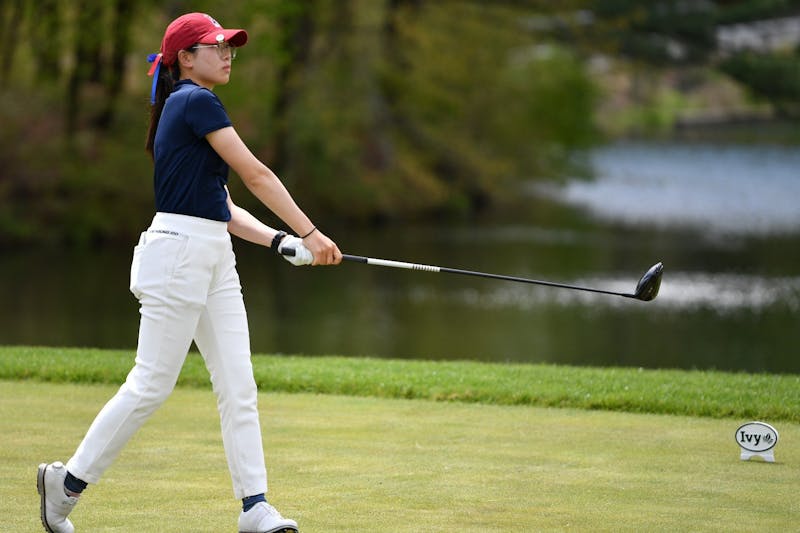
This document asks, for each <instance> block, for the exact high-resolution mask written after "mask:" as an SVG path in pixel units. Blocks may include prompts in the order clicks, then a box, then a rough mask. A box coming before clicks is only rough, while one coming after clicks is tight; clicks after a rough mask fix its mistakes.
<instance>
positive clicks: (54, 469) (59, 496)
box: [36, 462, 78, 533]
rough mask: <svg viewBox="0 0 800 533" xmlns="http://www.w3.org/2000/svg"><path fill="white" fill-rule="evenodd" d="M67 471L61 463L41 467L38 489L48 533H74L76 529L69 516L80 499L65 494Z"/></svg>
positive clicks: (37, 481) (41, 465) (43, 523)
mask: <svg viewBox="0 0 800 533" xmlns="http://www.w3.org/2000/svg"><path fill="white" fill-rule="evenodd" d="M65 477H67V469H66V468H65V467H64V465H63V464H61V463H60V462H55V463H51V464H47V463H42V464H40V465H39V474H38V475H37V476H36V489H37V490H38V491H39V496H40V497H41V503H40V509H41V514H42V525H43V526H44V529H45V530H46V531H47V532H48V533H73V532H74V531H75V527H74V526H73V525H72V522H70V521H69V520H68V519H67V515H68V514H69V513H70V512H71V511H72V509H74V508H75V504H77V503H78V498H75V497H72V496H67V495H66V493H64V478H65Z"/></svg>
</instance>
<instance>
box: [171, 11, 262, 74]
mask: <svg viewBox="0 0 800 533" xmlns="http://www.w3.org/2000/svg"><path fill="white" fill-rule="evenodd" d="M221 42H229V43H230V44H232V45H233V46H236V47H239V46H244V45H245V43H247V32H246V31H244V30H226V29H225V28H223V27H222V26H221V25H220V23H219V22H217V21H216V20H214V19H213V18H212V17H211V16H210V15H206V14H205V13H187V14H186V15H182V16H180V17H178V18H176V19H175V20H173V21H172V22H171V23H170V25H169V26H167V31H165V32H164V40H162V41H161V54H162V57H161V61H162V62H163V63H164V64H165V65H167V66H169V65H172V64H173V63H174V62H175V61H176V60H177V59H178V52H180V51H181V50H185V49H187V48H190V47H191V46H192V45H193V44H217V43H221Z"/></svg>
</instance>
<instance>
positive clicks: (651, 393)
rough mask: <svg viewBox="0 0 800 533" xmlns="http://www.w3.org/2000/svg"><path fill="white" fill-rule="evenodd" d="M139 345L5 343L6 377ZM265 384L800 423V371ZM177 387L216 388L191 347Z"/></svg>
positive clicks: (325, 378)
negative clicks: (100, 347)
mask: <svg viewBox="0 0 800 533" xmlns="http://www.w3.org/2000/svg"><path fill="white" fill-rule="evenodd" d="M133 358H134V353H133V352H132V351H114V350H96V349H81V348H69V349H66V348H45V347H18V346H8V347H0V380H35V381H43V382H56V383H102V384H119V383H121V382H122V381H123V380H124V379H125V375H126V374H127V372H128V370H129V369H130V367H131V365H132V364H133ZM253 365H254V371H255V375H256V380H257V382H258V385H259V388H260V389H261V390H262V391H272V392H288V393H300V392H302V393H319V394H335V395H346V396H362V397H375V398H405V399H427V400H436V401H451V402H469V403H481V404H493V405H527V406H537V407H563V408H576V409H591V410H608V411H625V412H631V413H653V414H670V415H687V416H702V417H711V418H737V419H761V420H765V421H790V422H800V395H799V394H798V393H797V391H798V390H800V376H798V375H769V374H744V373H725V372H712V371H677V370H644V369H636V368H605V369H600V368H578V367H565V366H553V365H521V364H485V363H476V362H431V361H402V360H381V359H367V358H343V357H297V356H271V355H259V356H256V357H254V358H253ZM179 386H182V387H209V381H208V374H207V371H206V369H205V367H204V365H203V361H202V359H201V358H200V357H199V356H198V355H196V354H192V355H190V356H189V357H188V359H187V361H186V364H185V365H184V368H183V371H182V373H181V377H180V380H179Z"/></svg>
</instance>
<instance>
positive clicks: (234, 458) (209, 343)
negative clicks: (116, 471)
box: [67, 213, 267, 499]
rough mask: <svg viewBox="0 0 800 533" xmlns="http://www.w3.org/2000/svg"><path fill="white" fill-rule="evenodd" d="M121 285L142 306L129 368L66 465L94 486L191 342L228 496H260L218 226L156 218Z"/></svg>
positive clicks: (247, 382) (253, 419) (238, 312)
mask: <svg viewBox="0 0 800 533" xmlns="http://www.w3.org/2000/svg"><path fill="white" fill-rule="evenodd" d="M130 288H131V292H133V294H134V295H135V296H136V298H137V299H138V300H139V303H140V304H141V308H140V313H141V322H140V325H139V344H138V348H137V351H136V362H135V365H134V367H133V369H132V370H131V371H130V373H129V374H128V377H127V379H126V381H125V383H124V384H123V385H122V386H121V387H120V389H119V391H118V392H117V394H116V395H115V396H114V397H113V398H112V399H111V400H110V401H109V402H108V403H107V404H106V405H105V407H103V409H102V410H101V411H100V413H99V414H98V415H97V417H96V418H95V420H94V422H93V423H92V425H91V427H90V428H89V431H88V432H87V434H86V436H85V437H84V439H83V442H81V444H80V446H79V447H78V449H77V451H76V452H75V455H74V456H73V457H72V458H71V459H70V460H69V462H68V464H67V469H68V470H69V471H70V472H71V473H72V474H73V475H74V476H75V477H77V478H79V479H82V480H84V481H86V482H88V483H97V482H98V481H99V480H100V477H101V476H102V474H103V472H104V471H105V470H106V468H108V467H109V466H110V465H111V463H112V462H113V461H114V459H115V458H116V457H117V455H118V454H119V452H120V451H121V450H122V448H123V447H124V446H125V444H126V443H127V442H128V440H129V439H130V438H131V437H132V436H133V435H134V433H136V431H137V430H138V429H139V428H140V427H141V426H142V424H143V423H144V422H145V421H146V420H147V419H148V418H149V417H150V416H151V415H152V414H153V413H154V412H155V410H156V409H157V408H158V407H159V406H160V405H161V404H162V403H163V402H164V400H166V399H167V397H168V396H169V395H170V393H171V392H172V389H173V388H174V386H175V382H176V381H177V379H178V375H179V373H180V370H181V367H182V366H183V362H184V360H185V358H186V355H187V352H188V351H189V348H190V346H191V343H192V340H194V341H195V343H196V345H197V347H198V348H199V350H200V352H201V354H202V356H203V359H204V360H205V364H206V367H207V368H208V371H209V373H210V375H211V383H212V387H213V390H214V393H215V394H216V396H217V407H218V409H219V415H220V422H221V426H222V440H223V444H224V447H225V455H226V458H227V461H228V467H229V469H230V473H231V479H232V481H233V492H234V496H235V497H236V498H239V499H241V498H244V497H247V496H252V495H255V494H260V493H263V492H266V490H267V474H266V468H265V466H264V451H263V448H262V442H261V428H260V426H259V420H258V408H257V405H256V402H257V397H256V396H257V395H256V392H257V391H256V384H255V380H254V378H253V368H252V365H251V362H250V337H249V332H248V326H247V315H246V312H245V308H244V301H243V298H242V291H241V285H240V283H239V275H238V273H237V272H236V260H235V257H234V254H233V248H232V246H231V239H230V235H229V233H228V229H227V224H226V223H225V222H216V221H212V220H207V219H202V218H196V217H190V216H184V215H175V214H167V213H157V214H156V215H155V217H154V218H153V222H152V224H151V226H150V228H149V229H148V230H147V231H146V232H144V233H142V236H141V238H140V240H139V244H138V245H137V246H136V248H134V253H133V262H132V264H131V287H130Z"/></svg>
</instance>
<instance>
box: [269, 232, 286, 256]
mask: <svg viewBox="0 0 800 533" xmlns="http://www.w3.org/2000/svg"><path fill="white" fill-rule="evenodd" d="M284 237H286V232H285V231H279V232H278V233H276V234H275V236H274V237H273V238H272V244H270V245H269V247H270V248H272V249H273V250H275V253H278V246H280V244H281V241H282V240H283V238H284Z"/></svg>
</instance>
